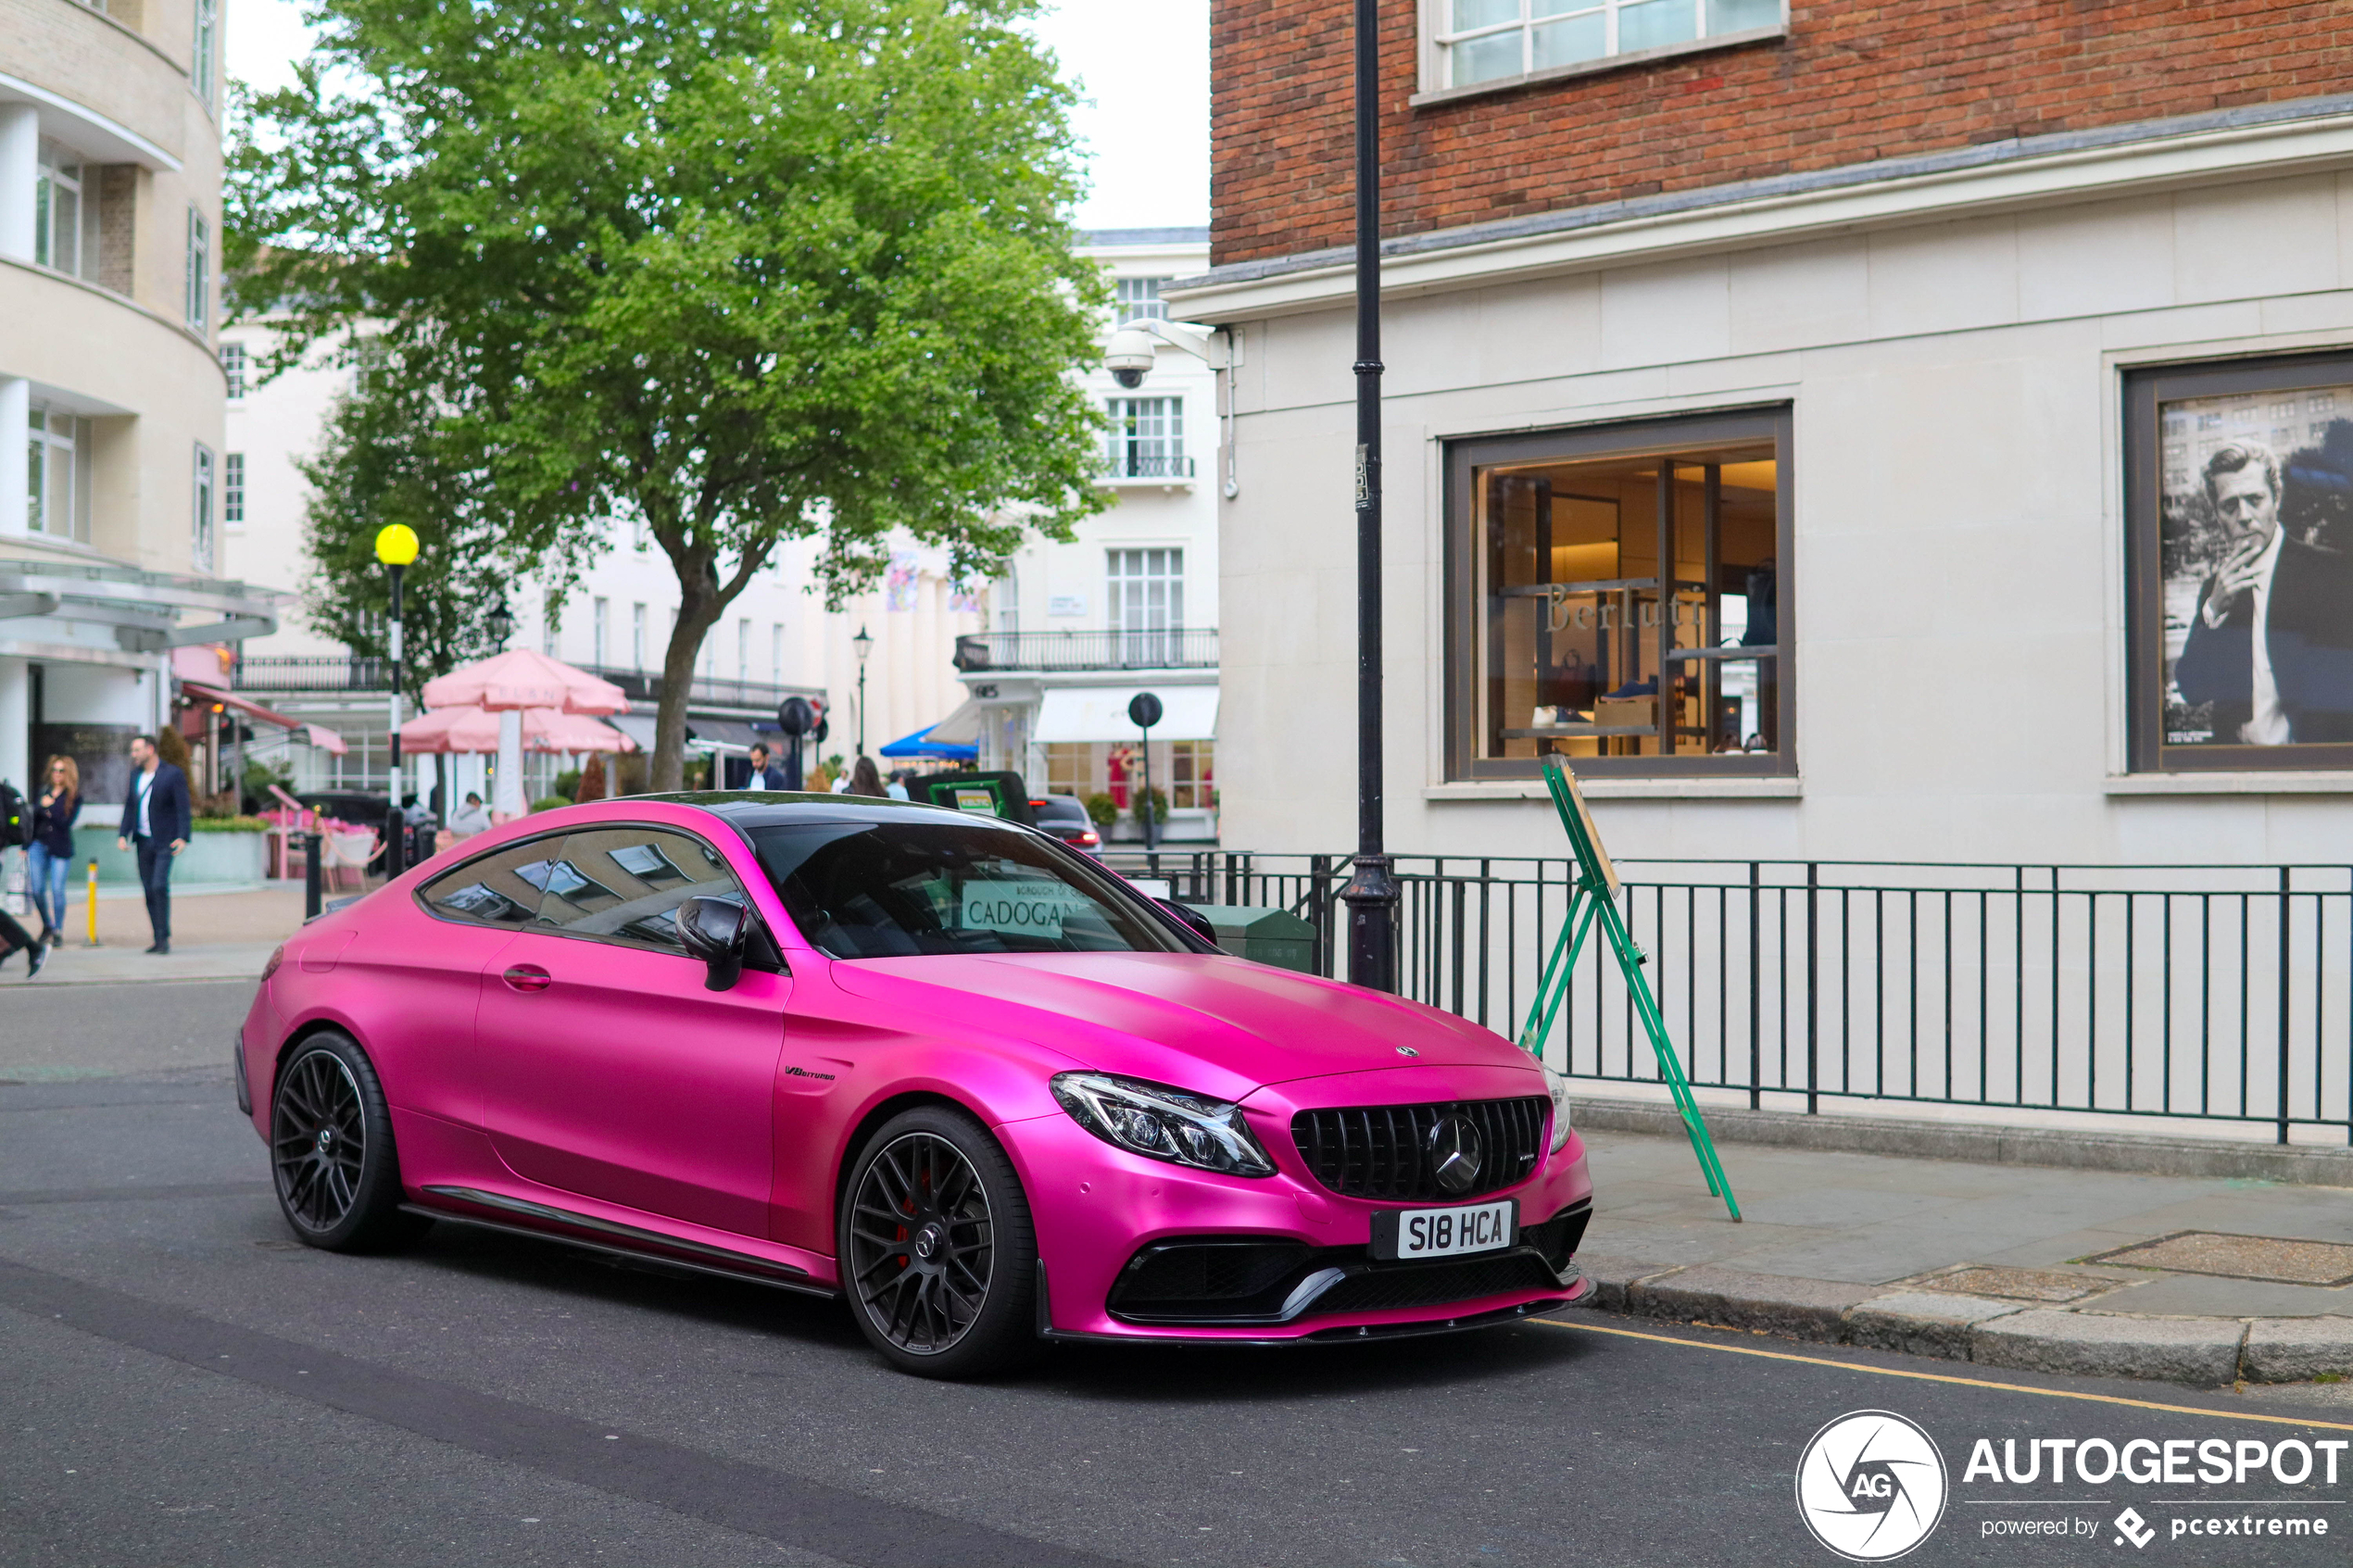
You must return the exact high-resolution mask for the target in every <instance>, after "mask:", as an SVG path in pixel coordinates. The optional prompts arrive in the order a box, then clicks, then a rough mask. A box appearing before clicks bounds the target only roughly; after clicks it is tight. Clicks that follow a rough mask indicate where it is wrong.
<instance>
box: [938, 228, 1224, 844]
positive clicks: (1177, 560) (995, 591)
mask: <svg viewBox="0 0 2353 1568" xmlns="http://www.w3.org/2000/svg"><path fill="white" fill-rule="evenodd" d="M1082 254H1084V255H1088V256H1091V257H1095V258H1097V259H1098V260H1099V261H1101V263H1102V265H1103V267H1104V269H1105V270H1106V271H1107V272H1108V273H1109V274H1110V276H1111V281H1112V286H1113V288H1114V291H1115V293H1116V296H1117V297H1116V303H1115V304H1114V308H1113V310H1112V312H1111V313H1110V314H1109V315H1108V316H1107V317H1106V319H1105V324H1104V334H1105V337H1106V338H1108V337H1109V335H1110V332H1111V331H1112V330H1113V328H1114V327H1115V326H1116V325H1118V324H1119V323H1120V322H1124V321H1129V320H1138V319H1145V318H1149V319H1157V320H1167V319H1168V317H1169V314H1170V312H1169V309H1168V306H1167V304H1166V303H1165V302H1164V300H1163V299H1162V298H1161V288H1162V285H1163V284H1164V283H1166V282H1170V281H1171V280H1173V279H1175V278H1176V277H1180V276H1185V275H1188V274H1190V273H1194V272H1198V271H1199V270H1201V269H1202V267H1203V266H1205V265H1206V264H1207V261H1208V258H1209V231H1208V230H1206V229H1116V230H1101V231H1097V232H1093V233H1090V234H1089V235H1088V245H1087V246H1086V247H1085V249H1084V250H1083V251H1082ZM1223 375H1224V372H1220V371H1214V370H1212V369H1211V368H1210V366H1209V364H1208V363H1207V362H1206V361H1205V360H1203V359H1202V358H1197V357H1195V356H1193V355H1191V354H1189V353H1188V352H1186V351H1185V350H1184V349H1182V348H1180V347H1177V346H1174V345H1169V346H1164V347H1163V348H1162V349H1161V350H1160V352H1159V355H1158V363H1157V364H1156V365H1155V366H1154V367H1153V369H1152V370H1151V372H1150V373H1149V374H1148V375H1147V376H1146V377H1145V378H1144V381H1143V383H1142V384H1141V385H1140V386H1137V387H1124V386H1121V385H1120V384H1119V383H1117V382H1116V381H1114V379H1113V376H1112V374H1111V373H1110V372H1109V371H1108V370H1102V369H1101V368H1097V369H1094V370H1090V371H1089V372H1088V376H1087V388H1088V394H1089V395H1090V396H1092V397H1094V398H1095V399H1096V400H1097V401H1098V402H1099V403H1100V404H1101V406H1102V407H1103V408H1104V410H1105V411H1106V413H1107V414H1108V415H1109V416H1110V420H1111V429H1110V432H1109V433H1108V435H1107V437H1106V444H1105V450H1104V455H1103V468H1102V479H1101V483H1104V484H1105V485H1107V486H1109V487H1111V488H1112V489H1113V490H1114V492H1115V493H1116V495H1117V501H1118V504H1117V505H1116V506H1114V508H1112V509H1111V510H1109V511H1107V512H1105V513H1103V514H1101V516H1098V517H1095V518H1093V519H1090V520H1088V521H1086V522H1084V523H1081V524H1080V525H1079V527H1078V529H1077V533H1076V538H1074V539H1072V540H1071V541H1070V542H1068V543H1066V544H1064V543H1059V542H1055V541H1051V540H1033V541H1032V542H1031V543H1030V544H1028V545H1026V546H1024V547H1023V548H1022V549H1021V550H1020V551H1019V552H1017V553H1016V554H1015V556H1014V557H1013V560H1012V561H1011V562H1010V563H1009V565H1008V567H1007V570H1006V571H1005V572H1004V574H1003V575H1002V576H1000V578H999V579H998V580H997V581H996V582H995V583H992V584H990V586H989V589H988V626H987V630H986V631H985V632H981V633H978V634H975V635H968V636H963V637H960V638H959V639H958V643H957V657H956V669H957V671H958V678H959V679H960V680H961V681H962V682H963V691H964V695H965V696H966V698H967V701H966V705H965V706H964V707H963V708H962V709H959V710H958V711H957V712H956V714H955V715H953V716H952V717H951V718H950V720H949V721H948V722H946V723H945V724H943V725H942V726H941V728H940V730H939V731H938V732H937V734H940V735H941V736H943V737H948V738H955V739H964V740H972V741H975V742H976V743H977V744H978V746H979V750H980V757H979V762H980V765H981V766H983V767H998V768H1013V769H1018V770H1019V771H1021V772H1022V773H1023V774H1024V775H1025V776H1026V778H1027V779H1028V781H1029V783H1030V786H1031V788H1032V789H1034V790H1038V791H1041V792H1049V791H1050V792H1051V793H1054V794H1059V795H1073V796H1077V797H1081V798H1082V799H1083V798H1086V797H1090V796H1099V795H1101V796H1109V797H1112V799H1113V800H1114V802H1115V803H1116V804H1117V805H1118V806H1120V807H1121V808H1122V809H1123V816H1122V818H1121V821H1120V824H1119V827H1118V828H1117V830H1116V835H1117V836H1126V835H1129V834H1133V833H1135V832H1136V831H1137V828H1136V824H1135V822H1134V821H1133V819H1132V815H1130V814H1127V813H1126V809H1127V808H1128V807H1129V806H1130V804H1131V800H1132V794H1131V792H1132V791H1133V790H1134V789H1136V788H1137V787H1139V774H1140V772H1141V769H1142V763H1143V761H1144V758H1143V756H1142V748H1141V742H1142V738H1143V733H1142V732H1140V731H1139V730H1138V729H1137V728H1136V726H1135V725H1134V724H1133V723H1131V722H1130V721H1128V718H1127V709H1128V704H1129V702H1130V700H1131V699H1132V698H1133V697H1134V696H1136V695H1137V694H1138V693H1139V692H1145V691H1149V692H1151V693H1152V694H1153V695H1154V696H1158V697H1159V698H1160V700H1161V708H1162V715H1163V717H1162V721H1161V722H1160V723H1159V724H1157V725H1156V726H1154V728H1153V729H1152V731H1151V758H1150V763H1151V784H1152V787H1153V788H1155V789H1157V790H1161V791H1164V792H1165V794H1166V795H1167V797H1168V804H1169V815H1168V822H1167V827H1166V836H1168V837H1169V838H1171V839H1173V840H1179V841H1188V840H1189V841H1193V842H1196V843H1198V842H1201V841H1204V840H1210V839H1214V837H1215V836H1216V754H1215V753H1216V736H1217V697H1218V684H1217V657H1218V656H1217V585H1218V566H1217V525H1218V507H1219V497H1220V494H1221V491H1222V490H1223V489H1224V487H1225V486H1226V484H1227V477H1228V476H1227V473H1226V472H1225V470H1223V468H1222V467H1221V466H1220V465H1221V462H1222V459H1221V458H1220V452H1221V450H1222V448H1223V443H1222V442H1221V440H1220V437H1219V433H1218V423H1219V420H1220V417H1221V413H1222V410H1223V407H1224V405H1223V403H1222V401H1221V397H1222V393H1221V388H1220V384H1219V383H1220V382H1221V380H1222V379H1223Z"/></svg>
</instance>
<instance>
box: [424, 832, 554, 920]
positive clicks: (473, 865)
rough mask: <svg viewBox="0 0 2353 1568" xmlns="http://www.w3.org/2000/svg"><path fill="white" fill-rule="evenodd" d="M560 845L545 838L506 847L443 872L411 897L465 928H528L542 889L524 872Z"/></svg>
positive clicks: (543, 890)
mask: <svg viewBox="0 0 2353 1568" xmlns="http://www.w3.org/2000/svg"><path fill="white" fill-rule="evenodd" d="M561 843H562V840H561V839H559V838H554V837H549V838H535V839H530V840H527V841H525V842H524V843H522V844H510V845H508V846H507V847H505V848H503V849H499V850H497V851H494V852H493V853H491V854H488V855H484V856H481V857H480V858H478V859H472V860H468V861H466V862H465V863H464V864H462V865H460V866H459V867H458V868H457V869H456V870H454V871H449V872H444V873H442V874H441V875H440V876H437V877H435V878H434V879H433V880H432V881H431V882H429V883H427V884H424V886H423V887H422V888H421V889H420V890H419V891H418V894H417V896H418V897H420V898H422V899H423V900H424V903H425V907H426V908H427V909H430V910H432V911H433V912H434V914H436V915H439V916H440V917H441V918H442V919H444V920H454V921H461V922H465V923H466V924H468V925H497V926H508V927H517V926H524V925H529V924H530V923H531V922H532V920H533V918H534V917H535V916H536V915H537V914H538V913H539V906H540V904H541V902H542V901H543V900H544V898H545V897H546V889H545V888H544V886H543V885H542V884H540V883H539V882H538V881H535V880H534V878H533V877H532V876H531V875H529V874H526V873H527V872H529V870H530V868H531V867H533V866H534V865H535V864H537V863H539V862H541V861H544V860H546V859H547V857H548V855H549V854H550V853H552V852H553V851H554V850H556V849H557V848H558V847H560V845H561Z"/></svg>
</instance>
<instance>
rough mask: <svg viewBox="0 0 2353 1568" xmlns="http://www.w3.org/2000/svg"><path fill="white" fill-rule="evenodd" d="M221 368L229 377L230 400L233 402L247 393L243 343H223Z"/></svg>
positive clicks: (221, 347) (221, 346)
mask: <svg viewBox="0 0 2353 1568" xmlns="http://www.w3.org/2000/svg"><path fill="white" fill-rule="evenodd" d="M220 369H221V370H222V372H223V373H224V374H226V375H227V377H228V378H229V400H230V401H231V402H235V401H236V400H237V399H238V398H240V397H243V396H244V395H245V345H244V344H242V343H224V344H222V345H220Z"/></svg>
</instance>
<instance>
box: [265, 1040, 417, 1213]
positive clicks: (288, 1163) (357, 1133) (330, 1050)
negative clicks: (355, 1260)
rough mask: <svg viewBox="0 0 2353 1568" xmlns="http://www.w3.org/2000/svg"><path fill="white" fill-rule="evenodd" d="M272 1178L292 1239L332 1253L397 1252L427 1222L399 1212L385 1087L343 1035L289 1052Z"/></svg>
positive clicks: (273, 1136) (274, 1117)
mask: <svg viewBox="0 0 2353 1568" xmlns="http://www.w3.org/2000/svg"><path fill="white" fill-rule="evenodd" d="M270 1171H271V1178H272V1181H273V1183H274V1185H276V1187H277V1189H278V1210H279V1212H281V1213H283V1214H284V1215H285V1217H286V1223H287V1224H288V1225H289V1226H291V1227H292V1228H293V1230H294V1233H295V1235H296V1237H297V1238H299V1239H300V1240H302V1241H303V1242H305V1243H307V1244H308V1245H309V1246H312V1247H318V1248H324V1249H326V1250H327V1251H329V1252H381V1251H384V1250H387V1249H389V1248H396V1247H402V1246H405V1245H407V1244H408V1243H409V1242H412V1241H414V1240H416V1239H417V1237H419V1236H422V1235H423V1234H424V1233H425V1231H426V1229H427V1228H428V1227H429V1226H430V1225H431V1224H432V1223H433V1222H432V1221H431V1220H428V1219H425V1218H424V1217H423V1216H422V1215H417V1214H405V1213H403V1212H401V1210H400V1200H401V1193H400V1160H399V1157H398V1154H397V1153H396V1150H395V1149H394V1148H393V1142H392V1113H391V1111H390V1110H388V1109H387V1108H386V1106H385V1104H384V1085H383V1084H382V1083H381V1082H379V1081H378V1079H377V1077H376V1070H375V1066H374V1064H372V1063H371V1062H370V1061H369V1060H368V1053H367V1052H365V1051H363V1050H361V1049H360V1048H359V1042H358V1041H357V1040H354V1039H353V1038H352V1037H351V1036H350V1035H346V1034H344V1033H343V1032H341V1031H340V1030H332V1029H331V1030H322V1031H321V1032H320V1033H319V1034H316V1035H309V1036H308V1037H306V1038H305V1039H304V1040H302V1042H301V1043H300V1044H298V1045H296V1046H294V1047H291V1048H290V1049H289V1051H288V1053H287V1060H286V1064H285V1066H284V1067H283V1069H282V1070H281V1071H280V1072H279V1073H278V1086H277V1089H276V1091H275V1092H274V1093H273V1094H272V1095H271V1100H270Z"/></svg>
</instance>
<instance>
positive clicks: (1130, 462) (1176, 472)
mask: <svg viewBox="0 0 2353 1568" xmlns="http://www.w3.org/2000/svg"><path fill="white" fill-rule="evenodd" d="M1102 476H1103V477H1104V478H1105V479H1190V478H1192V477H1193V460H1192V458H1189V457H1186V456H1185V455H1184V454H1183V453H1181V452H1114V453H1113V454H1111V456H1110V457H1108V458H1105V459H1104V460H1103V475H1102Z"/></svg>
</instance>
